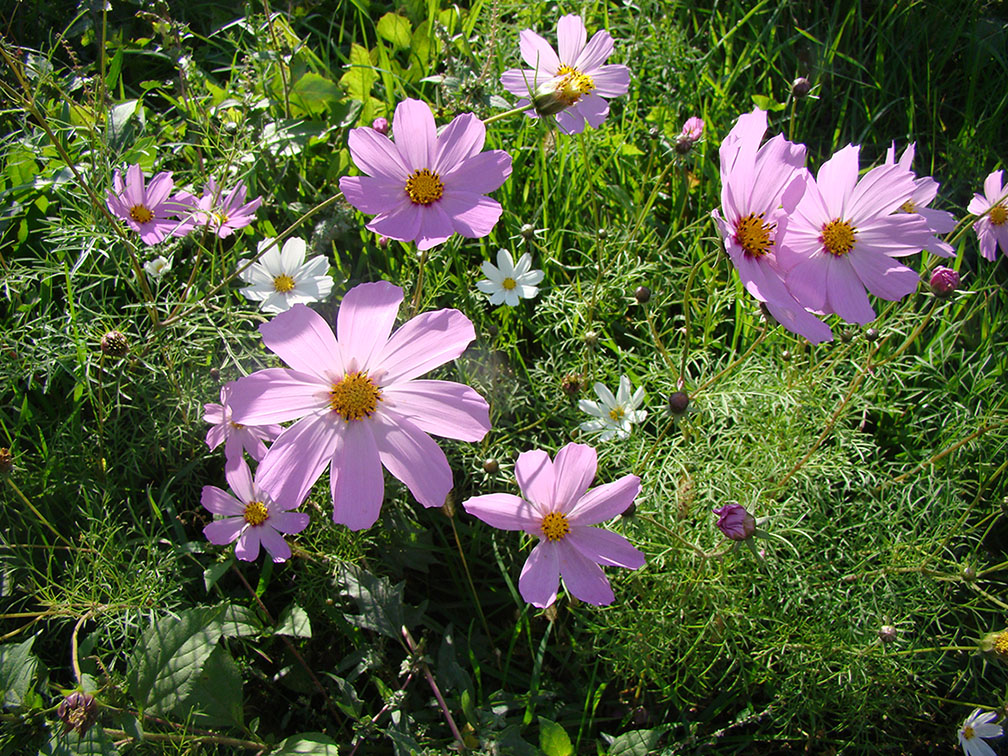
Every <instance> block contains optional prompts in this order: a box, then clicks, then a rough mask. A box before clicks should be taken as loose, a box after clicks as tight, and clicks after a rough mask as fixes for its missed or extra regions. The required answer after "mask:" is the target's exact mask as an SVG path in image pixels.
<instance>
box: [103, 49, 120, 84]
mask: <svg viewBox="0 0 1008 756" xmlns="http://www.w3.org/2000/svg"><path fill="white" fill-rule="evenodd" d="M122 66H123V49H122V48H121V47H120V48H119V49H118V50H116V54H115V55H113V56H112V62H110V63H109V67H108V73H106V74H105V89H108V90H109V91H111V90H114V89H115V86H116V84H117V83H118V82H119V74H120V72H121V71H122Z"/></svg>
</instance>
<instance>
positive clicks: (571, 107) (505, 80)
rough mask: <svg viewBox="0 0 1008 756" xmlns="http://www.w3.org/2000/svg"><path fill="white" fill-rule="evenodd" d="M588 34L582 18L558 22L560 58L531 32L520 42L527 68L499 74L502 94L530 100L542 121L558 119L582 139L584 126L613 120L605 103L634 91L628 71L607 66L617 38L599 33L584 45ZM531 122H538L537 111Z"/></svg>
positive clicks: (561, 125)
mask: <svg viewBox="0 0 1008 756" xmlns="http://www.w3.org/2000/svg"><path fill="white" fill-rule="evenodd" d="M587 36H588V32H587V31H586V30H585V25H584V21H582V20H581V17H580V16H564V17H563V18H561V19H560V21H558V22H557V42H558V46H559V48H560V52H559V54H557V52H556V51H555V50H554V49H553V47H552V45H550V43H549V42H547V41H546V40H545V39H543V38H542V37H540V36H539V35H538V34H536V33H535V32H534V31H532V30H531V29H526V30H525V31H523V32H522V33H521V35H520V37H519V48H520V50H521V56H522V59H523V60H524V61H525V63H526V65H528V66H529V68H524V69H522V68H512V69H509V70H507V71H505V72H504V73H503V74H501V84H502V85H503V87H504V89H506V90H507V91H508V92H510V93H511V94H513V95H516V96H518V97H522V96H524V97H525V99H522V100H519V101H518V103H517V104H518V106H519V107H522V106H524V105H528V104H529V102H530V101H531V100H530V99H529V97H530V96H531V97H532V98H533V99H534V100H535V102H536V110H538V113H539V114H542V115H555V116H556V122H557V125H558V126H559V127H560V128H561V129H562V130H563V131H564V132H566V133H568V134H579V133H581V132H582V131H583V130H584V125H585V121H588V123H590V124H591V125H592V127H593V128H598V127H599V126H601V125H602V122H603V121H604V120H605V119H606V116H608V115H609V103H607V102H606V101H605V100H603V99H602V98H603V97H618V96H620V95H624V94H626V93H627V90H628V89H629V88H630V69H629V68H627V67H626V66H624V65H603V64H604V63H605V61H606V60H607V59H608V58H609V56H610V55H612V53H613V48H614V44H613V38H612V37H611V36H610V35H609V32H607V31H602V30H600V31H597V32H595V35H594V36H593V37H592V38H591V40H590V41H588V43H587V44H585V39H586V38H587ZM527 112H528V115H530V116H533V117H535V116H537V113H536V112H535V111H533V110H530V111H527Z"/></svg>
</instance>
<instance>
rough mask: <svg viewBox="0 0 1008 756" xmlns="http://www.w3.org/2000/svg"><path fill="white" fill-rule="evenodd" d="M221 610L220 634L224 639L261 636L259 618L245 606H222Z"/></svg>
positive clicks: (261, 628) (261, 627) (261, 629)
mask: <svg viewBox="0 0 1008 756" xmlns="http://www.w3.org/2000/svg"><path fill="white" fill-rule="evenodd" d="M221 610H222V614H221V634H222V635H223V636H224V637H225V638H248V637H253V636H256V635H261V634H262V631H263V626H262V623H261V622H260V621H259V617H258V616H257V615H256V613H255V612H254V611H252V610H251V609H249V608H248V607H247V606H241V605H239V604H224V605H223V607H222V608H221Z"/></svg>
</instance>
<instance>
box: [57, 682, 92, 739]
mask: <svg viewBox="0 0 1008 756" xmlns="http://www.w3.org/2000/svg"><path fill="white" fill-rule="evenodd" d="M56 716H58V717H59V718H60V720H61V721H62V722H63V727H64V731H65V732H70V731H71V730H73V731H74V732H76V733H77V734H78V735H83V734H84V733H85V732H87V731H88V730H89V729H91V725H93V724H94V723H95V722H96V721H97V719H98V702H97V701H95V699H94V696H92V695H89V694H88V693H82V692H81V691H79V690H75V691H74V692H73V693H71V694H70V695H68V696H67V697H66V698H64V699H63V700H62V701H61V702H60V705H59V707H58V708H57V709H56Z"/></svg>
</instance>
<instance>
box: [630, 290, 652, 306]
mask: <svg viewBox="0 0 1008 756" xmlns="http://www.w3.org/2000/svg"><path fill="white" fill-rule="evenodd" d="M633 295H634V299H636V300H637V302H638V303H639V304H645V303H646V302H647V301H648V300H650V299H651V289H649V288H648V287H647V286H638V287H637V291H635V292H634V294H633Z"/></svg>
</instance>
